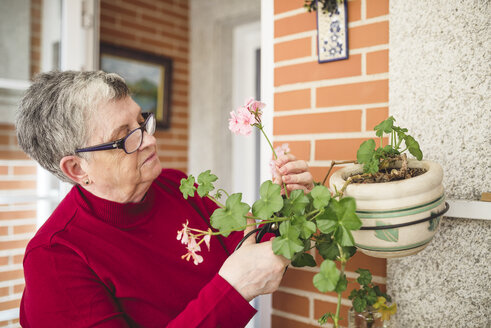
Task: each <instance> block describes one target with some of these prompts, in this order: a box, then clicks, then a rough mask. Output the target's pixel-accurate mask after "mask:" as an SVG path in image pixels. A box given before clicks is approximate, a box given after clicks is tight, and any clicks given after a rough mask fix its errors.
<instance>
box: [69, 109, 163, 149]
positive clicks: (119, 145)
mask: <svg viewBox="0 0 491 328" xmlns="http://www.w3.org/2000/svg"><path fill="white" fill-rule="evenodd" d="M142 116H143V118H144V119H145V121H144V122H143V123H142V124H141V125H140V127H138V128H136V129H134V130H132V131H130V133H128V134H127V135H126V136H125V137H123V138H121V139H118V140H115V141H110V142H105V143H102V144H99V145H95V146H90V147H85V148H78V149H76V150H75V153H85V152H91V151H100V150H111V149H123V150H124V152H125V153H126V154H133V153H134V152H136V151H137V150H138V149H139V148H140V146H141V144H142V143H143V133H144V132H147V133H148V131H147V124H148V122H149V121H150V118H151V117H153V118H154V121H155V116H154V115H153V113H142ZM154 124H155V123H154ZM138 130H141V132H142V136H141V140H140V145H139V146H138V147H137V148H136V149H135V150H134V151H132V152H128V151H127V150H126V147H125V146H124V144H125V142H126V139H128V138H129V137H130V136H131V135H132V134H133V133H135V132H136V131H138ZM154 133H155V128H154ZM151 135H153V133H152V134H151Z"/></svg>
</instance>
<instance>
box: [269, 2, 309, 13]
mask: <svg viewBox="0 0 491 328" xmlns="http://www.w3.org/2000/svg"><path fill="white" fill-rule="evenodd" d="M303 4H304V0H274V13H275V14H281V13H284V12H285V11H290V10H295V9H298V8H303Z"/></svg>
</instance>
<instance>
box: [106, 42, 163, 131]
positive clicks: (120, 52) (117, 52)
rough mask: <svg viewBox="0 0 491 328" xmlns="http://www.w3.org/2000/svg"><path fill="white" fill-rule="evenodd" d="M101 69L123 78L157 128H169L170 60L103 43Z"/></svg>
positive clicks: (133, 96)
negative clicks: (153, 116) (151, 114)
mask: <svg viewBox="0 0 491 328" xmlns="http://www.w3.org/2000/svg"><path fill="white" fill-rule="evenodd" d="M100 69H101V70H103V71H105V72H108V73H117V74H119V75H121V76H122V77H123V78H124V79H125V81H126V84H127V85H128V87H129V89H130V91H131V96H132V98H133V100H135V102H136V103H137V104H138V105H140V107H141V108H142V111H143V112H151V113H154V115H155V118H156V119H157V128H160V129H168V128H169V127H170V116H171V115H170V111H171V108H170V104H171V102H170V97H171V87H172V86H171V81H172V80H171V78H172V59H170V58H168V57H164V56H159V55H156V54H152V53H147V52H143V51H140V50H137V49H131V48H124V47H119V46H114V45H110V44H106V43H102V44H101V46H100Z"/></svg>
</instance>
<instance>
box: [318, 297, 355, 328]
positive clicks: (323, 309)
mask: <svg viewBox="0 0 491 328" xmlns="http://www.w3.org/2000/svg"><path fill="white" fill-rule="evenodd" d="M336 307H337V304H335V303H331V302H324V301H320V300H314V318H315V319H319V318H320V317H322V316H323V315H324V314H325V313H327V312H331V313H336ZM349 309H350V307H349V306H346V305H341V312H340V313H339V316H340V317H341V320H340V321H339V325H340V326H342V327H347V326H348V310H349ZM329 322H330V323H332V321H331V320H329Z"/></svg>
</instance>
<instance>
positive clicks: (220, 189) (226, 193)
mask: <svg viewBox="0 0 491 328" xmlns="http://www.w3.org/2000/svg"><path fill="white" fill-rule="evenodd" d="M219 191H223V193H224V194H225V195H227V197H229V194H228V192H226V191H225V190H223V189H222V188H219V189H217V192H219Z"/></svg>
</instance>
